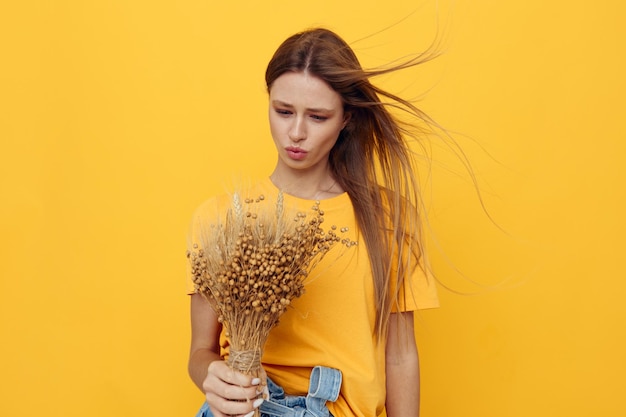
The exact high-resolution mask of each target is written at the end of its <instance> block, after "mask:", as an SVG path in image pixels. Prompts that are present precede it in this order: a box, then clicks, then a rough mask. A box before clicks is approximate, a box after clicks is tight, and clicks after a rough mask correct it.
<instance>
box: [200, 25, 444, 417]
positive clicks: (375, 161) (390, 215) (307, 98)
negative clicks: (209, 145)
mask: <svg viewBox="0 0 626 417" xmlns="http://www.w3.org/2000/svg"><path fill="white" fill-rule="evenodd" d="M424 60H425V59H422V60H421V61H420V60H419V59H416V60H412V61H409V62H407V63H405V64H403V65H400V66H397V67H394V68H388V69H384V70H380V71H376V72H371V71H370V72H367V71H364V70H363V69H362V68H361V66H360V64H359V62H358V60H357V58H356V56H355V54H354V52H353V51H352V50H351V49H350V47H349V46H348V45H347V44H346V43H345V42H344V41H343V40H342V39H341V38H340V37H338V36H337V35H336V34H335V33H333V32H331V31H329V30H325V29H312V30H308V31H305V32H302V33H298V34H296V35H293V36H291V37H290V38H288V39H287V40H286V41H285V42H283V44H282V45H281V46H280V47H279V48H278V50H277V51H276V52H275V54H274V56H273V57H272V59H271V61H270V63H269V65H268V67H267V71H266V84H267V89H268V92H269V121H270V128H271V134H272V137H273V139H274V143H275V145H276V149H277V151H278V162H277V164H276V167H275V169H274V171H273V172H272V174H271V175H270V177H269V178H268V179H267V180H266V181H261V182H260V183H259V184H257V185H256V186H255V187H256V190H258V192H259V193H263V194H266V195H275V194H277V193H278V190H282V192H283V193H284V194H285V203H286V204H290V205H293V206H296V207H303V208H307V207H310V205H311V200H318V201H320V204H321V207H322V208H323V209H324V212H325V222H327V223H328V224H336V225H341V226H347V227H348V228H349V230H350V231H351V233H352V237H351V238H352V239H354V240H356V241H357V242H358V245H357V246H356V247H355V248H352V249H354V250H352V249H351V250H350V251H349V252H348V254H347V255H345V256H342V257H340V258H338V259H330V257H327V258H325V261H323V264H320V265H319V266H318V270H319V271H320V272H319V273H318V274H317V275H316V278H315V279H314V280H313V281H312V282H311V283H310V284H309V285H307V291H306V294H305V295H303V296H302V297H301V298H299V299H297V300H295V301H294V302H293V308H292V309H290V310H289V311H288V312H287V313H285V314H284V315H283V317H282V318H281V322H280V324H279V325H278V326H277V327H276V328H275V329H273V330H272V333H271V335H270V338H269V340H268V342H267V344H266V346H265V351H264V356H263V368H264V371H265V372H266V374H267V377H268V379H267V383H268V386H269V395H270V398H269V399H267V394H266V395H265V397H266V400H265V401H264V400H263V396H264V395H263V389H262V388H261V387H264V386H265V384H264V381H261V380H260V379H259V378H252V377H250V376H246V375H243V374H240V373H236V372H234V371H232V370H231V369H230V368H229V367H228V366H227V365H226V363H225V362H224V360H223V355H224V354H227V345H228V343H227V340H226V338H225V336H224V335H223V334H221V333H222V332H221V330H222V329H221V326H220V325H219V323H218V321H217V317H216V315H215V313H214V312H213V311H212V310H211V308H210V306H209V304H208V302H207V301H205V300H204V299H203V298H202V296H200V295H199V294H192V296H191V321H192V341H191V352H190V359H189V373H190V376H191V378H192V380H193V381H194V382H195V384H196V385H197V386H198V387H199V388H200V389H201V390H202V391H203V392H204V393H205V394H206V403H205V405H204V407H203V409H202V410H201V411H200V413H199V414H198V415H199V416H211V415H213V416H215V417H222V416H247V415H252V413H253V411H254V409H255V408H258V407H260V408H261V412H262V413H270V414H271V413H275V414H272V415H285V416H287V415H295V414H293V412H290V411H289V410H288V409H285V408H281V407H280V406H276V405H275V404H276V403H281V404H283V405H284V404H287V405H290V406H292V407H295V408H298V407H300V408H298V410H300V412H303V411H302V410H303V409H306V410H308V411H305V414H299V415H316V416H326V415H332V416H336V417H344V416H346V417H347V416H368V417H372V416H376V415H379V414H380V413H381V412H382V411H383V409H385V410H386V413H387V415H388V416H389V417H397V416H401V417H406V416H417V415H418V413H419V388H420V387H419V361H418V354H417V348H416V344H415V338H414V333H413V311H415V310H416V309H421V308H431V307H436V306H437V305H438V301H437V295H436V290H435V287H434V285H433V283H432V280H431V279H430V278H429V276H428V275H427V274H426V273H425V271H426V267H425V265H424V262H425V260H424V257H423V256H422V252H423V251H422V244H421V233H420V219H419V215H418V212H417V210H416V208H415V207H418V206H419V202H420V200H419V192H418V191H419V190H418V187H417V182H416V179H415V173H414V168H413V162H412V158H411V151H410V150H409V147H408V145H407V142H406V136H407V131H405V130H404V129H403V128H402V127H401V125H400V123H399V122H398V121H397V120H396V119H394V117H392V115H391V114H390V112H389V111H388V107H389V106H390V105H391V106H394V107H400V108H402V109H404V110H406V111H408V112H409V114H411V115H413V116H414V117H415V118H416V121H424V122H427V119H426V118H425V116H424V115H423V114H422V113H421V112H420V111H419V110H418V109H416V108H415V107H414V106H412V105H411V104H410V103H408V102H407V101H405V100H402V99H400V98H398V97H395V96H393V95H390V94H388V93H386V92H384V91H382V90H380V89H378V88H376V87H374V86H373V85H372V84H371V83H370V82H369V78H370V77H371V76H373V75H379V74H382V73H386V72H390V71H395V70H397V69H401V68H406V67H409V66H413V65H417V64H419V63H420V62H423V61H424ZM380 96H383V97H386V98H387V99H389V100H388V104H383V103H382V102H381V100H380V98H379V97H380ZM224 201H225V200H224V198H219V197H217V198H214V199H211V200H210V201H208V202H207V203H205V204H203V205H202V206H201V207H200V208H199V209H198V210H197V212H196V214H195V216H194V221H193V224H192V232H191V236H192V237H191V241H192V242H193V241H194V239H196V238H197V231H198V230H199V229H200V228H201V227H202V225H203V224H206V223H209V222H210V221H211V218H212V216H214V215H215V213H216V212H218V211H219V210H220V207H221V206H222V205H223V204H224ZM324 262H325V263H324ZM190 292H193V286H192V285H190ZM283 393H284V394H286V395H287V396H288V397H286V398H287V399H285V398H283V397H284V396H283ZM320 393H323V394H320ZM292 400H293V401H292ZM281 401H282V402H281ZM277 407H278V408H277ZM277 409H278V410H279V411H276V410H277ZM281 410H282V411H281ZM290 413H291V414H290Z"/></svg>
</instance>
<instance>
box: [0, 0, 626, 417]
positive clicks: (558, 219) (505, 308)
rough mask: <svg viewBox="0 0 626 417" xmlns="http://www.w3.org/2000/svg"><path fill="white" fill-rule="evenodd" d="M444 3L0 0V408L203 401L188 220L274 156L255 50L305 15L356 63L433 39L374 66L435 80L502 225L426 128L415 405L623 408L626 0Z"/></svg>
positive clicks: (141, 407)
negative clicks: (427, 302)
mask: <svg viewBox="0 0 626 417" xmlns="http://www.w3.org/2000/svg"><path fill="white" fill-rule="evenodd" d="M439 3H440V4H439V5H440V8H439V10H437V8H436V2H435V1H434V0H424V1H417V2H416V1H408V0H407V1H384V2H379V1H336V0H318V1H315V2H269V1H267V2H261V1H233V2H227V1H220V2H217V1H210V0H205V1H191V0H189V1H187V0H180V1H146V0H141V1H139V0H137V1H133V0H129V1H125V0H111V1H76V0H74V1H71V0H60V1H54V2H50V1H28V0H25V1H15V2H4V3H3V4H2V6H0V48H1V49H0V57H1V58H0V59H1V60H2V65H1V66H0V100H1V108H0V140H1V147H0V196H1V198H2V200H1V204H0V236H1V241H2V246H1V249H0V273H1V282H0V320H1V325H0V337H1V343H0V370H1V372H0V397H1V400H0V415H1V416H7V417H18V416H38V415H45V416H48V417H57V416H58V417H74V416H76V417H77V416H84V415H90V416H151V417H161V416H162V417H165V416H191V415H194V413H195V410H196V409H197V408H198V406H199V405H200V403H201V401H202V396H201V394H200V393H199V392H197V390H196V389H195V388H194V387H193V385H192V384H191V382H190V381H189V379H188V377H187V375H186V355H187V345H188V339H189V325H188V317H187V316H188V300H187V297H186V296H185V295H184V279H183V275H184V269H185V262H186V260H185V258H184V249H185V234H186V228H187V224H188V221H189V218H190V216H191V213H192V210H193V209H194V208H195V207H196V206H197V205H198V204H199V203H200V202H201V201H202V200H204V199H205V198H206V197H208V196H209V195H211V194H213V193H215V192H219V191H221V190H222V188H223V186H224V185H225V184H228V183H230V182H232V181H233V180H234V179H237V178H239V177H245V176H261V175H266V174H267V173H269V170H270V169H271V168H272V167H273V164H274V158H275V157H274V149H273V145H272V143H271V140H270V138H269V134H268V130H267V123H266V120H265V118H266V109H265V106H266V96H265V92H264V87H263V71H264V68H265V65H266V63H267V61H268V59H269V58H270V56H271V53H272V52H273V50H274V49H275V48H276V46H277V45H278V44H279V42H280V41H282V40H283V39H284V38H285V37H286V36H288V35H290V34H291V33H293V32H295V31H298V30H301V29H303V28H305V27H308V26H313V25H324V26H326V27H329V28H331V29H335V30H336V31H338V32H339V33H340V34H341V35H342V36H343V37H344V38H346V40H348V41H349V42H351V43H352V44H353V46H354V48H355V50H356V52H357V53H358V55H359V56H360V57H361V60H362V62H363V63H364V64H365V65H366V66H372V65H378V64H382V63H384V62H386V61H388V60H391V59H393V58H397V57H400V56H404V55H407V54H410V53H413V52H416V51H420V50H422V49H424V48H425V47H427V45H428V44H429V43H430V42H431V41H432V40H433V38H435V37H436V36H437V34H438V33H439V34H440V35H441V36H440V38H443V40H444V42H443V49H445V51H446V53H445V55H444V56H442V57H441V58H439V59H438V60H437V61H435V62H433V63H430V64H428V65H426V66H424V67H423V68H421V69H416V70H410V71H406V72H405V73H400V74H395V75H393V76H390V77H385V78H383V79H381V80H379V84H381V85H383V86H385V87H387V88H390V89H392V90H393V91H396V92H399V93H401V94H404V95H405V96H408V97H414V96H418V95H419V94H421V93H424V92H427V94H426V95H425V97H424V99H423V100H422V102H421V103H420V106H422V107H423V108H424V109H425V110H426V111H427V112H429V113H430V114H431V115H432V116H434V117H435V118H436V119H437V120H438V121H439V122H440V123H441V124H442V125H444V126H445V127H447V128H448V129H450V130H451V131H455V132H458V133H457V134H455V138H456V140H457V142H458V143H459V145H460V146H461V147H462V148H463V150H464V151H465V152H466V153H467V155H468V158H469V159H470V160H471V162H472V164H473V169H474V172H475V174H476V176H477V180H478V189H479V190H480V191H481V192H482V195H483V198H484V202H485V204H486V207H487V210H488V213H489V214H490V215H491V216H492V217H493V220H494V222H495V224H494V223H492V222H491V221H490V220H489V219H488V218H487V215H486V213H485V211H483V210H482V208H481V207H480V203H479V201H478V198H477V194H476V188H475V187H474V185H473V184H472V182H471V181H470V177H469V174H468V173H467V171H465V170H464V169H463V166H462V164H461V163H460V162H459V160H458V158H455V157H454V153H453V151H452V150H451V149H450V148H446V146H444V145H442V144H441V142H439V141H437V140H436V139H432V140H431V141H430V142H429V144H430V146H432V152H433V153H432V161H433V163H432V178H431V181H430V187H429V191H428V195H429V197H428V200H429V207H430V225H431V227H432V231H433V233H432V235H431V248H432V256H433V266H434V268H435V271H436V272H437V274H438V277H439V279H440V280H441V281H442V283H443V284H445V285H448V286H450V287H451V288H452V289H454V290H456V291H457V292H461V293H464V295H460V294H456V293H454V292H451V291H447V290H445V289H443V288H442V289H441V299H442V308H440V309H438V310H433V311H427V312H424V313H423V314H421V315H420V317H419V322H418V326H417V333H418V338H419V346H420V350H421V354H422V367H423V408H422V415H423V416H464V417H471V416H476V417H502V416H511V417H513V416H524V417H526V416H571V417H574V416H576V417H577V416H587V415H603V416H623V415H626V403H624V401H623V395H624V387H625V384H624V382H623V381H624V375H625V374H626V366H625V360H624V352H626V335H625V332H624V320H625V319H626V314H625V308H624V295H625V294H624V293H625V290H626V284H625V283H624V282H625V278H624V273H623V271H622V268H619V267H618V262H619V261H620V260H622V259H623V250H624V249H625V245H624V244H623V241H624V236H623V235H624V232H625V231H626V230H625V227H624V224H625V222H624V219H623V213H624V211H626V210H625V209H626V205H625V203H624V198H625V195H624V189H625V187H624V181H625V180H626V178H625V174H624V167H623V165H624V162H625V161H624V159H625V158H624V155H625V151H626V145H625V139H626V135H625V133H626V128H625V127H624V113H625V112H624V110H625V109H624V104H623V103H624V98H625V97H626V88H625V85H624V84H625V81H624V79H625V77H624V74H625V73H626V65H625V60H626V54H625V53H624V42H625V41H626V29H625V28H624V21H625V20H624V19H625V18H626V13H624V12H625V9H626V6H624V3H623V2H618V1H596V2H582V1H553V2H545V1H542V0H527V1H515V2H507V1H495V0H456V1H454V2H452V1H441V2H439ZM405 18H406V19H405ZM403 19H404V20H403ZM395 23H397V24H395ZM394 24H395V25H394ZM389 26H391V27H390V28H388V29H387V30H384V31H382V32H381V33H378V34H376V33H377V32H379V31H381V30H382V29H385V28H387V27H389ZM368 35H373V36H371V37H369V38H367V39H364V40H361V41H359V42H355V41H356V40H357V39H360V38H364V37H367V36H368ZM496 225H497V226H496ZM498 226H499V227H501V228H502V229H504V231H502V230H500V229H499V228H498ZM470 280H473V281H475V282H476V283H471V281H470ZM503 280H506V282H505V283H504V284H502V281H503ZM496 287H497V288H496ZM494 288H495V289H494ZM467 294H474V295H467Z"/></svg>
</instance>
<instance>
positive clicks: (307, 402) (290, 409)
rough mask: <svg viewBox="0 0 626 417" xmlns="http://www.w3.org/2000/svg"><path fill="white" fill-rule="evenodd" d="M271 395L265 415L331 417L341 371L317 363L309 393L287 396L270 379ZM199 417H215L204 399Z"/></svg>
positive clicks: (268, 380) (269, 388)
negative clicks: (330, 407)
mask: <svg viewBox="0 0 626 417" xmlns="http://www.w3.org/2000/svg"><path fill="white" fill-rule="evenodd" d="M267 388H268V390H269V393H270V398H269V399H267V400H265V401H263V404H261V416H262V417H332V415H331V414H330V411H328V408H327V407H326V402H327V401H336V400H337V398H338V397H339V390H340V388H341V371H339V370H337V369H333V368H326V367H325V366H316V367H315V368H313V371H312V372H311V378H310V380H309V392H308V393H307V395H306V396H294V395H285V391H284V390H283V389H282V388H281V387H280V386H278V385H276V384H275V383H274V381H272V380H271V379H269V378H268V379H267ZM196 417H213V414H212V413H211V410H210V409H209V405H208V404H207V403H206V402H205V403H204V404H203V405H202V408H200V411H198V414H197V415H196Z"/></svg>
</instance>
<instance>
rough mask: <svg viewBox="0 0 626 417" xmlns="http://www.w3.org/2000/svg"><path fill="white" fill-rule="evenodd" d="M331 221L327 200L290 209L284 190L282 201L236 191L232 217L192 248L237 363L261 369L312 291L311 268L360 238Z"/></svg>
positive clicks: (196, 273)
mask: <svg viewBox="0 0 626 417" xmlns="http://www.w3.org/2000/svg"><path fill="white" fill-rule="evenodd" d="M323 221H324V212H323V211H322V210H321V209H320V207H319V202H316V203H315V204H314V205H313V207H312V209H311V212H310V213H308V214H307V213H303V212H290V211H289V210H286V209H285V207H284V199H283V194H282V193H279V194H278V197H277V201H276V204H275V205H271V203H268V202H267V201H266V200H265V198H264V196H262V195H261V196H259V197H258V198H256V199H250V198H245V199H242V196H241V195H240V194H239V193H235V194H233V196H232V205H231V207H230V208H229V209H228V212H227V214H226V217H225V219H224V221H223V222H218V223H217V224H211V225H210V227H207V230H204V231H202V232H201V233H200V238H199V242H197V243H195V244H194V245H193V248H192V250H190V251H188V252H187V257H188V258H189V261H190V263H191V269H192V274H193V279H194V283H195V286H196V289H197V291H198V292H199V293H200V294H202V295H203V296H204V297H205V298H206V299H207V300H208V301H209V303H210V304H211V306H212V307H213V309H214V310H215V312H216V313H217V315H218V320H219V322H220V323H221V324H222V325H223V326H224V327H225V330H226V336H227V337H228V339H229V342H230V351H229V356H228V359H227V363H228V364H229V365H230V366H231V367H232V368H233V369H235V370H238V371H240V372H244V373H246V374H249V375H254V376H259V373H260V370H261V356H262V354H263V347H264V345H265V342H266V340H267V337H268V335H269V332H270V330H271V329H272V328H273V327H274V326H275V325H276V324H277V323H278V321H279V318H280V316H281V314H282V313H283V312H284V311H285V310H286V309H287V308H288V307H289V305H290V304H291V302H292V300H294V299H295V298H297V297H300V296H301V295H302V294H303V293H304V283H305V278H307V276H308V275H309V272H310V271H311V270H312V269H313V267H314V266H315V265H317V264H318V263H319V261H320V260H321V259H322V258H323V257H324V256H325V255H326V254H327V253H328V251H329V250H330V249H331V248H332V247H333V245H335V244H337V243H341V244H342V245H344V246H346V247H350V246H352V245H355V244H356V242H353V241H350V240H349V239H347V238H343V239H342V238H340V237H339V236H338V234H337V227H336V226H331V227H330V229H329V230H326V231H325V230H324V229H323V228H322V223H323ZM346 231H347V228H342V229H340V232H346Z"/></svg>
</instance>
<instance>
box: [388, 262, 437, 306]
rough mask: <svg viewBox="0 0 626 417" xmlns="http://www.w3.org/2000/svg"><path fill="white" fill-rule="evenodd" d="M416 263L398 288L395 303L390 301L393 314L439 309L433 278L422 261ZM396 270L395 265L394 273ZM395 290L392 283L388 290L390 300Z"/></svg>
mask: <svg viewBox="0 0 626 417" xmlns="http://www.w3.org/2000/svg"><path fill="white" fill-rule="evenodd" d="M416 263H417V261H415V262H413V263H412V265H411V266H410V271H409V272H408V276H406V277H405V280H404V285H402V286H401V287H400V291H399V292H398V301H397V303H396V302H394V301H393V300H392V305H391V311H392V312H394V313H397V312H401V311H415V310H425V309H428V308H437V307H439V297H438V296H437V286H436V282H435V278H434V277H433V275H432V274H431V273H430V271H429V269H428V266H427V265H425V262H424V259H420V261H419V264H417V265H416ZM396 268H397V264H396V265H395V267H394V273H395V271H396ZM392 276H393V275H392ZM395 289H396V285H395V283H392V284H391V288H390V291H391V292H390V294H392V298H393V294H395Z"/></svg>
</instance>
